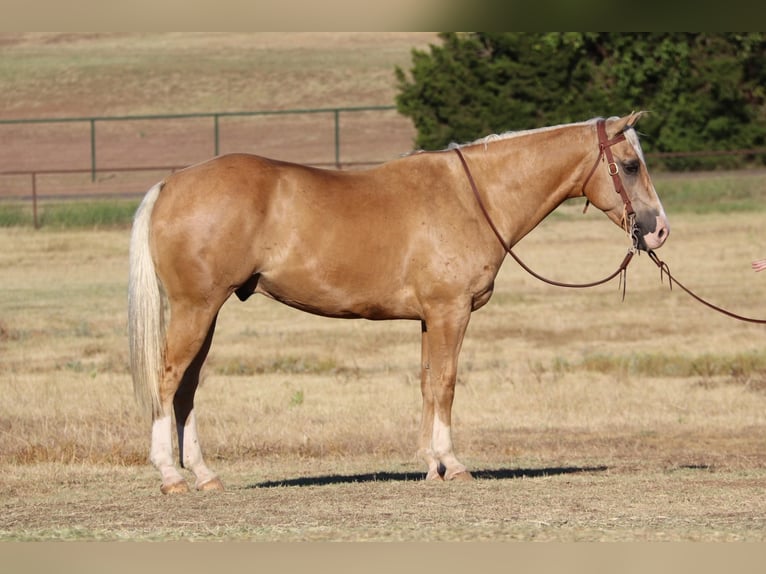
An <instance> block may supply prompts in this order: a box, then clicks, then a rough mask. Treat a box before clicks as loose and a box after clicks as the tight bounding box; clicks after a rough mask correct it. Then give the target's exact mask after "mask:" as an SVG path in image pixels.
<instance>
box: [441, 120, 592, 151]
mask: <svg viewBox="0 0 766 574" xmlns="http://www.w3.org/2000/svg"><path fill="white" fill-rule="evenodd" d="M600 119H601V118H593V119H590V120H587V121H584V122H576V123H571V124H559V125H556V126H545V127H542V128H533V129H529V130H515V131H507V132H503V133H499V134H490V135H488V136H484V137H481V138H479V139H477V140H474V141H471V142H468V143H462V144H459V143H456V142H452V143H451V144H449V145H448V146H447V150H452V149H455V148H462V147H468V146H472V145H487V144H489V143H492V142H496V141H500V140H507V139H512V138H516V137H519V136H526V135H532V134H538V133H543V132H550V131H553V130H558V129H561V128H565V127H570V126H583V125H589V124H595V123H596V122H597V121H598V120H600Z"/></svg>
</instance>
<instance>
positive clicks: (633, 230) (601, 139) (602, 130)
mask: <svg viewBox="0 0 766 574" xmlns="http://www.w3.org/2000/svg"><path fill="white" fill-rule="evenodd" d="M596 129H597V132H598V148H599V152H598V157H597V158H596V161H595V162H594V163H593V167H592V168H591V170H590V172H589V173H588V177H586V178H585V183H583V186H582V191H583V195H585V187H586V186H587V185H588V182H589V181H590V179H591V177H592V176H593V174H594V173H595V171H596V168H597V167H598V164H599V161H601V160H602V159H606V162H607V170H608V173H609V175H610V176H611V178H612V183H613V184H614V190H615V192H617V193H618V194H619V195H620V197H621V198H622V202H623V204H624V207H625V212H624V216H623V227H624V228H625V229H626V230H627V229H630V232H629V233H630V236H631V239H632V241H633V245H632V247H631V248H630V249H629V250H628V253H627V255H625V258H624V259H623V260H622V263H620V266H619V267H618V268H617V270H616V271H615V272H614V273H612V274H610V275H609V276H607V277H604V278H603V279H600V280H598V281H593V282H591V283H563V282H561V281H555V280H553V279H548V278H546V277H543V276H542V275H540V274H538V273H536V272H535V271H533V270H532V269H531V268H530V267H529V266H528V265H526V264H525V263H524V262H523V261H522V260H521V259H520V258H519V256H518V255H516V254H515V253H514V252H513V249H511V245H510V244H509V243H506V242H505V240H504V239H503V236H502V235H501V234H500V231H499V230H498V229H497V226H496V225H495V223H494V222H493V221H492V217H490V215H489V211H487V207H486V206H485V205H484V201H483V200H482V198H481V194H480V193H479V189H478V187H477V186H476V181H475V180H474V178H473V174H471V170H470V169H469V167H468V163H467V162H466V160H465V156H463V152H462V151H460V148H457V147H456V148H453V149H454V151H455V153H456V154H457V156H458V157H459V158H460V163H461V164H462V165H463V170H464V171H465V174H466V177H467V178H468V183H469V184H470V185H471V190H472V191H473V195H474V197H475V198H476V202H477V203H478V204H479V208H480V209H481V212H482V213H483V214H484V218H485V219H486V220H487V223H488V224H489V226H490V228H491V229H492V231H493V232H494V234H495V237H497V240H498V241H499V242H500V245H502V246H503V249H504V250H505V251H506V252H507V253H508V254H509V255H510V256H511V257H513V259H514V260H515V261H516V263H518V264H519V266H520V267H521V268H522V269H524V271H526V272H527V273H529V274H530V275H532V277H534V278H536V279H539V280H540V281H543V282H544V283H548V284H549V285H554V286H556V287H569V288H573V289H583V288H587V287H596V286H598V285H603V284H604V283H608V282H609V281H611V280H612V279H614V278H615V277H617V276H618V275H619V276H620V284H621V285H622V298H623V299H625V290H626V286H627V274H628V264H629V263H630V261H631V259H633V255H635V253H636V251H638V241H639V236H638V233H639V230H638V227H637V225H636V223H635V217H636V215H635V212H634V211H633V205H632V204H631V202H630V198H629V197H628V193H627V192H626V191H625V187H624V186H623V184H622V179H620V175H619V166H618V165H617V163H616V162H615V161H614V156H613V154H612V150H611V147H612V146H613V145H615V144H617V143H619V142H621V141H623V140H624V139H625V133H624V132H620V133H619V134H617V135H616V136H615V137H613V138H612V139H609V138H608V137H607V134H606V126H605V122H604V120H599V121H598V123H597V124H596ZM587 206H588V204H587V203H586V206H585V207H586V209H587ZM647 253H648V255H649V258H650V259H651V260H652V262H653V263H654V264H655V265H657V267H659V269H660V281H663V279H664V278H665V276H667V278H668V285H669V287H670V289H671V290H672V289H673V283H675V284H676V285H678V286H679V287H680V288H681V289H682V290H683V291H685V292H686V293H687V294H688V295H690V296H691V297H692V298H694V299H695V300H696V301H698V302H700V303H702V304H703V305H705V306H707V307H709V308H710V309H713V310H714V311H718V312H719V313H722V314H723V315H726V316H728V317H731V318H733V319H737V320H739V321H746V322H749V323H758V324H766V319H754V318H752V317H745V316H743V315H738V314H736V313H732V312H731V311H727V310H726V309H723V308H722V307H719V306H717V305H714V304H713V303H710V302H709V301H707V300H705V299H703V298H702V297H700V296H699V295H697V294H696V293H694V292H693V291H692V290H691V289H689V288H688V287H686V286H685V285H684V284H683V283H681V282H680V281H679V280H678V279H676V278H675V277H674V276H673V275H672V274H671V273H670V268H669V267H668V265H667V263H665V262H664V261H662V260H661V259H660V258H659V257H657V254H656V253H655V252H654V251H652V250H649V251H648V252H647Z"/></svg>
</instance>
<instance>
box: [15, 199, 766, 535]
mask: <svg viewBox="0 0 766 574" xmlns="http://www.w3.org/2000/svg"><path fill="white" fill-rule="evenodd" d="M730 219H731V216H728V215H715V216H711V215H704V216H702V215H694V214H687V215H680V216H678V217H676V218H675V219H673V224H674V226H675V228H674V233H676V235H675V236H674V237H672V238H671V240H670V241H671V242H670V243H669V244H668V246H667V247H665V248H663V256H667V258H668V259H669V260H671V261H680V262H682V261H691V262H697V264H696V265H687V266H685V267H684V266H683V265H682V266H680V267H681V268H680V269H679V271H678V273H679V274H680V273H683V274H684V278H685V279H687V280H688V281H690V282H693V283H697V284H698V285H699V286H701V287H703V288H704V289H706V290H713V289H716V295H717V297H718V298H720V299H724V300H726V301H727V303H731V304H736V305H738V306H744V307H750V308H753V309H755V307H757V306H758V305H759V302H760V301H762V298H763V295H764V293H765V291H764V288H763V286H762V282H760V281H759V280H760V276H757V275H752V272H751V271H749V269H746V267H747V263H748V259H749V257H750V256H751V253H750V252H749V249H750V247H749V244H748V241H749V239H748V238H749V237H750V236H751V235H752V234H755V233H756V232H757V231H758V230H759V229H760V215H759V214H758V213H751V214H748V213H743V214H740V215H738V216H737V217H736V220H737V225H736V226H733V225H732V222H731V221H730ZM679 230H680V231H679ZM724 231H725V233H724ZM610 232H613V234H614V236H615V237H617V236H619V230H617V229H612V228H611V226H610V224H609V223H607V222H606V221H605V220H604V219H603V217H591V216H586V217H584V218H580V219H571V220H570V219H569V218H564V219H556V220H552V221H551V222H549V223H548V224H546V225H544V226H541V228H540V229H538V230H535V232H533V233H532V234H531V235H530V236H529V237H527V238H526V239H525V240H524V242H523V245H520V248H522V249H523V250H524V251H523V252H522V255H524V256H526V258H527V259H529V260H530V261H533V262H534V263H535V265H536V266H537V267H541V268H545V267H546V266H552V267H554V268H555V271H556V273H558V274H570V273H575V272H576V273H582V274H586V275H589V274H597V271H598V270H599V269H598V268H599V266H601V265H603V260H604V257H605V255H606V252H607V251H608V245H605V240H604V239H602V240H598V239H594V238H597V237H599V236H600V237H602V238H608V237H610V236H611V234H610ZM709 235H712V236H715V237H719V242H718V245H717V248H718V249H720V250H722V251H723V252H725V253H726V256H725V257H708V258H706V259H698V255H699V253H704V252H708V251H709V249H710V245H709V243H708V242H707V240H706V238H707V237H708V236H709ZM127 236H128V230H127V229H123V228H113V229H101V230H86V229H77V228H73V229H68V228H61V227H58V228H53V227H50V228H43V229H42V230H38V231H35V230H32V229H29V228H4V229H2V230H0V240H2V242H3V244H4V245H5V246H6V247H7V248H6V249H5V250H3V252H2V254H0V274H1V275H2V278H3V279H2V284H3V289H2V290H0V353H1V354H0V380H1V381H2V383H0V384H2V386H3V390H4V392H3V393H2V394H1V395H0V470H1V471H2V472H0V489H1V490H2V492H3V493H4V494H3V496H2V497H0V507H2V508H1V509H2V513H0V516H2V518H0V538H2V539H5V540H83V539H85V540H96V539H98V540H117V539H124V538H129V539H140V540H156V539H171V540H172V539H180V538H186V539H188V538H191V539H197V540H211V539H214V540H221V539H227V540H242V539H247V540H281V541H288V540H380V541H383V540H388V541H390V540H445V541H446V540H466V539H470V540H483V539H493V540H516V539H522V540H569V541H573V540H655V541H656V540H763V539H764V538H766V536H765V533H766V524H764V523H763V521H762V518H759V517H762V516H763V515H764V512H766V508H763V505H762V504H761V501H762V500H763V499H762V497H760V496H759V495H758V494H757V493H756V490H757V489H758V488H759V486H758V485H759V484H761V482H762V480H763V478H764V470H763V469H764V468H766V453H764V451H763V448H762V441H761V440H760V438H759V437H760V436H762V432H763V428H764V426H766V419H764V412H766V409H765V408H764V407H766V392H765V391H764V387H763V382H762V381H763V378H764V370H765V369H766V359H765V358H764V355H763V350H762V345H761V343H760V340H761V337H760V333H761V331H760V329H759V328H758V327H755V326H751V325H741V324H739V323H736V322H733V321H731V320H729V319H725V318H720V317H718V316H717V315H715V314H712V313H709V312H707V311H703V310H701V309H699V308H698V307H696V306H695V305H694V303H693V302H691V301H690V300H687V299H685V298H684V297H683V295H682V294H681V293H676V292H675V291H674V292H669V291H667V290H666V287H663V286H661V285H660V284H659V282H658V280H657V276H656V274H655V270H654V269H652V268H647V267H645V266H643V264H642V263H641V259H640V258H639V260H638V262H637V264H636V267H635V268H634V269H633V271H632V275H631V279H630V282H629V287H628V294H627V299H626V301H625V302H624V303H623V302H621V299H620V297H619V295H618V293H617V292H616V288H615V289H614V290H613V289H611V288H603V289H594V290H589V291H585V292H576V293H573V292H570V291H564V290H560V289H555V288H549V287H547V286H544V285H542V284H539V283H537V282H535V281H532V280H530V279H528V278H527V277H526V276H524V275H522V274H521V272H520V271H519V269H518V268H517V267H516V266H514V265H512V264H508V265H506V266H504V267H503V269H502V270H501V275H500V276H499V277H498V281H497V289H498V293H497V297H496V298H494V299H493V300H492V301H491V302H490V304H489V305H488V306H487V308H486V309H485V310H482V311H480V312H478V313H476V314H475V315H474V318H473V319H472V322H471V325H470V327H469V331H468V335H467V338H466V341H465V344H464V348H463V353H462V356H461V371H460V382H459V384H458V388H457V394H456V405H455V424H456V435H455V440H456V445H457V448H458V453H459V454H462V457H463V459H464V460H465V462H467V464H469V466H470V467H471V468H472V469H473V470H475V471H477V476H479V477H480V478H479V480H477V481H476V482H475V483H474V484H473V485H429V486H426V485H424V484H422V483H421V482H420V481H419V477H421V476H422V472H423V468H422V466H421V464H420V462H419V461H418V460H417V459H416V458H415V457H414V450H415V437H416V432H417V425H418V419H419V403H420V398H419V394H420V390H419V376H418V363H419V349H418V342H419V329H418V325H417V324H415V323H412V322H406V321H401V322H383V323H380V322H363V321H362V322H359V321H334V320H330V319H321V318H318V317H314V316H311V315H307V314H302V313H298V312H296V311H294V310H291V309H289V308H286V307H283V306H281V305H278V304H276V303H273V302H270V301H267V300H265V299H263V298H257V297H255V298H252V299H251V300H249V301H248V302H246V303H239V302H238V301H232V302H230V303H227V304H226V305H225V306H224V308H223V309H222V312H221V316H220V318H219V326H218V330H217V333H216V339H215V341H214V344H213V350H212V353H211V360H210V362H209V365H208V367H207V368H206V376H205V381H204V384H203V386H202V387H201V389H200V391H199V393H198V395H197V399H198V400H197V404H198V407H199V409H200V411H199V424H200V432H201V439H202V441H203V446H204V447H205V452H206V454H207V458H208V460H209V462H210V464H211V465H212V466H213V467H214V468H216V469H217V470H218V471H219V472H220V473H221V476H222V478H223V480H224V482H225V484H226V485H227V487H228V491H227V492H226V493H224V494H223V495H220V496H217V497H216V496H212V497H209V496H202V495H197V494H193V495H191V496H190V497H188V498H186V499H185V502H184V503H183V504H177V503H175V502H173V501H171V500H168V499H163V500H159V501H158V499H157V497H158V496H160V495H159V494H158V491H157V484H158V480H157V476H156V473H155V472H154V470H153V469H152V468H151V467H150V465H149V464H148V463H147V448H148V431H149V429H148V424H147V422H146V420H145V419H144V417H143V415H142V414H141V413H139V412H138V411H137V409H136V407H135V405H134V402H133V398H132V391H131V385H130V377H129V373H128V369H127V350H126V347H125V330H124V329H125V319H124V313H125V281H126V272H127V268H126V265H127V263H126V262H127ZM666 249H667V250H668V251H667V252H665V250H666ZM562 250H563V251H566V250H570V251H571V252H572V253H573V256H572V257H571V258H568V259H567V260H566V261H564V262H562V261H561V259H560V257H559V254H560V253H561V252H562ZM745 273H747V275H745ZM724 276H725V277H730V278H731V279H730V280H727V281H724V282H717V281H713V280H711V278H712V279H714V278H718V277H724ZM745 286H746V288H745ZM761 308H762V307H761ZM375 477H377V478H375ZM272 483H285V486H281V487H267V486H265V485H268V484H272ZM297 484H302V485H303V486H297ZM291 485H292V486H291ZM424 488H425V490H424ZM637 490H640V491H641V492H642V497H641V498H640V499H636V498H635V496H633V494H632V493H634V492H635V491H637ZM159 502H161V503H162V504H161V512H160V511H159V510H158V508H160V507H157V504H158V503H159ZM94 505H96V506H98V507H99V508H100V509H101V510H100V511H99V512H98V513H93V512H91V511H88V512H86V511H85V509H86V508H90V509H92V508H93V507H94ZM190 505H191V506H192V507H194V517H191V515H190V514H189V511H188V507H189V506H190ZM722 509H723V510H722ZM178 524H184V526H183V528H179V527H178Z"/></svg>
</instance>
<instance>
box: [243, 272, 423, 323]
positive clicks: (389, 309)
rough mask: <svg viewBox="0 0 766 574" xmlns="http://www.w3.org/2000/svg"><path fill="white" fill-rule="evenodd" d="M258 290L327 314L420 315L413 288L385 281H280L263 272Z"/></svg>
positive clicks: (375, 317)
mask: <svg viewBox="0 0 766 574" xmlns="http://www.w3.org/2000/svg"><path fill="white" fill-rule="evenodd" d="M256 292H257V293H261V294H263V295H266V296H267V297H270V298H271V299H274V300H276V301H279V302H281V303H284V304H285V305H288V306H290V307H293V308H295V309H300V310H301V311H306V312H308V313H313V314H315V315H321V316H324V317H338V318H346V319H355V318H358V319H371V320H383V319H418V318H420V313H419V311H418V309H417V305H416V304H415V297H414V295H413V293H412V292H411V290H410V289H408V288H407V287H398V288H391V287H387V286H386V285H385V284H383V283H381V284H378V285H368V284H365V283H361V282H360V283H358V284H353V282H349V283H345V282H344V283H343V284H330V283H326V282H319V281H315V280H312V279H311V278H304V279H302V280H299V279H296V280H295V281H288V282H277V281H274V280H272V279H270V278H269V277H263V276H262V277H261V279H260V280H259V282H258V286H257V288H256Z"/></svg>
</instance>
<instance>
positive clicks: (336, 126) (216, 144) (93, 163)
mask: <svg viewBox="0 0 766 574" xmlns="http://www.w3.org/2000/svg"><path fill="white" fill-rule="evenodd" d="M395 109H396V107H395V106H355V107H354V106H352V107H342V108H306V109H290V110H261V111H250V112H214V113H188V114H156V115H135V116H95V117H75V118H36V119H11V120H0V126H1V125H34V124H73V123H85V124H88V125H89V131H90V173H91V180H92V181H95V180H96V173H97V172H98V171H99V168H98V164H97V158H98V149H97V142H96V126H97V124H104V123H107V122H128V121H132V122H135V121H146V120H188V119H210V120H212V126H211V127H212V141H213V149H212V152H213V155H219V154H220V150H221V134H220V120H221V119H222V118H245V117H257V116H264V117H265V116H287V115H307V114H309V115H314V114H326V115H330V116H332V121H333V141H334V157H335V165H336V167H338V168H340V166H341V157H340V155H341V145H340V144H341V142H340V136H341V130H340V117H341V114H342V113H359V112H372V111H389V110H395ZM101 171H104V169H102V170H101ZM9 173H10V172H6V171H3V172H0V174H9Z"/></svg>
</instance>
